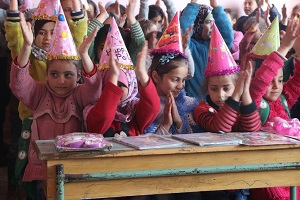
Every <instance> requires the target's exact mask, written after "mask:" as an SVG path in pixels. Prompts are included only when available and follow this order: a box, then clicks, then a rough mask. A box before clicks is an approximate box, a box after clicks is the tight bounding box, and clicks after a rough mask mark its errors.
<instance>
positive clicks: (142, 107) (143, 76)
mask: <svg viewBox="0 0 300 200" xmlns="http://www.w3.org/2000/svg"><path fill="white" fill-rule="evenodd" d="M147 54H148V43H147V41H145V42H144V45H143V48H142V51H141V52H140V53H139V54H138V59H137V64H136V67H135V73H136V77H137V80H138V81H139V93H140V100H139V102H138V104H137V107H136V112H135V120H136V124H137V127H138V129H139V132H140V133H141V134H142V133H143V132H144V129H145V128H147V127H148V126H149V125H150V124H151V123H152V122H153V120H154V119H155V118H156V117H157V115H158V113H159V111H160V99H159V97H158V94H157V91H156V88H155V86H154V84H153V82H152V81H151V79H150V77H149V75H148V73H147V70H146V57H147Z"/></svg>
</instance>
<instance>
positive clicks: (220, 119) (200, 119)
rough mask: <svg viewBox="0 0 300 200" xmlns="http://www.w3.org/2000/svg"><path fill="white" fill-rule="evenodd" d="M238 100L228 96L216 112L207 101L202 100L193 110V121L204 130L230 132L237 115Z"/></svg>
mask: <svg viewBox="0 0 300 200" xmlns="http://www.w3.org/2000/svg"><path fill="white" fill-rule="evenodd" d="M238 107H239V102H235V101H234V100H233V99H231V98H230V97H229V98H228V99H227V100H226V103H225V105H224V106H223V107H222V108H221V109H220V110H219V112H217V111H216V110H215V109H214V108H213V107H211V106H210V105H209V104H208V103H207V102H205V101H202V102H200V103H199V104H198V106H197V107H196V108H195V110H194V119H195V122H196V123H197V124H198V125H199V126H200V127H201V128H203V129H204V130H205V131H210V132H216V133H219V132H220V131H221V132H225V133H227V132H231V131H232V127H233V125H234V123H235V122H236V119H237V117H238V111H237V110H238Z"/></svg>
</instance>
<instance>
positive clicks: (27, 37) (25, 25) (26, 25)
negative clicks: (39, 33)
mask: <svg viewBox="0 0 300 200" xmlns="http://www.w3.org/2000/svg"><path fill="white" fill-rule="evenodd" d="M20 20H21V21H20V25H21V29H22V33H23V38H24V43H23V46H22V49H21V51H20V53H19V56H18V58H17V62H18V63H19V66H20V67H25V66H26V64H27V63H28V60H29V56H30V53H31V45H32V42H33V33H32V30H31V24H30V22H26V21H25V17H24V14H23V13H20Z"/></svg>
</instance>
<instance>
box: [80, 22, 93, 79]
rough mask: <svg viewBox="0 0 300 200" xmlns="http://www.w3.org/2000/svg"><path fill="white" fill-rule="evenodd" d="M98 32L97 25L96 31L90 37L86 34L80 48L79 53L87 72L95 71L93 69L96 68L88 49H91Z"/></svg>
mask: <svg viewBox="0 0 300 200" xmlns="http://www.w3.org/2000/svg"><path fill="white" fill-rule="evenodd" d="M97 32H98V28H97V27H96V28H95V29H94V31H93V32H92V33H91V34H90V35H89V36H88V37H86V36H85V37H84V40H83V42H82V44H81V45H80V47H79V50H78V51H79V55H80V57H81V61H82V65H83V68H84V71H85V73H87V74H90V73H91V72H92V71H93V69H94V68H95V66H94V63H93V61H92V60H91V58H90V56H89V54H88V49H89V47H90V45H91V43H92V41H93V40H94V39H95V36H96V34H97Z"/></svg>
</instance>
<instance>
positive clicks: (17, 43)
mask: <svg viewBox="0 0 300 200" xmlns="http://www.w3.org/2000/svg"><path fill="white" fill-rule="evenodd" d="M6 12H7V18H6V20H7V21H5V23H4V26H5V38H6V40H7V47H8V48H9V49H10V54H11V58H12V59H14V58H15V57H17V56H18V55H19V54H20V51H21V48H22V46H23V42H24V39H23V36H22V29H21V25H20V12H19V10H18V2H17V0H10V7H9V10H7V11H6Z"/></svg>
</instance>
